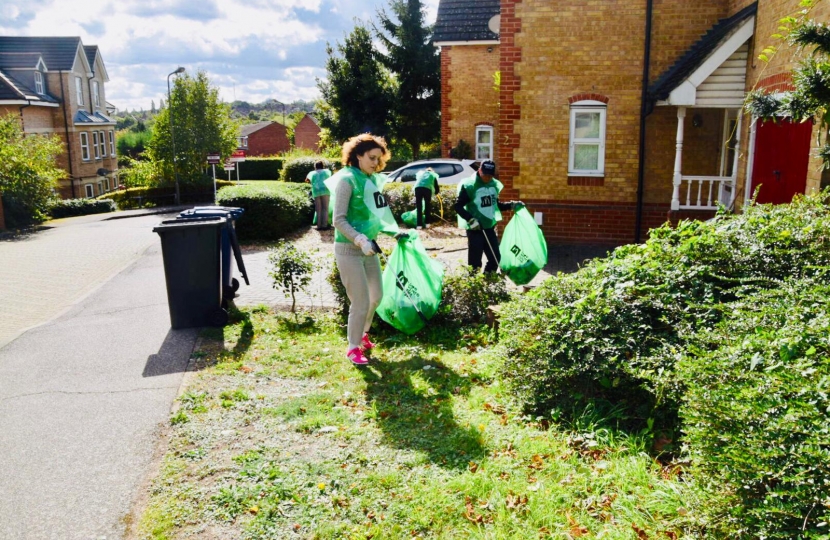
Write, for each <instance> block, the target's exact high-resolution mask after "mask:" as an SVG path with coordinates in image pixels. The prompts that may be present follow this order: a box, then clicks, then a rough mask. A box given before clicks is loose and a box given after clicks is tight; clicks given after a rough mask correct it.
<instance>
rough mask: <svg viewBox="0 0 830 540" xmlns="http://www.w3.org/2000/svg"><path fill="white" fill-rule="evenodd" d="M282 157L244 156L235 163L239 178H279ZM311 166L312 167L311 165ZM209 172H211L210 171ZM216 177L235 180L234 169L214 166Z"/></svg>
mask: <svg viewBox="0 0 830 540" xmlns="http://www.w3.org/2000/svg"><path fill="white" fill-rule="evenodd" d="M283 162H284V160H283V158H277V157H269V158H251V157H249V158H246V159H245V161H242V162H240V163H237V165H238V166H239V179H240V180H279V179H280V173H281V171H282V166H283ZM312 168H313V167H312ZM211 174H213V173H212V172H211ZM216 178H217V179H219V178H222V179H223V180H227V179H230V180H236V171H226V170H225V168H224V167H222V166H220V165H217V166H216Z"/></svg>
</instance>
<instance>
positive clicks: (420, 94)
mask: <svg viewBox="0 0 830 540" xmlns="http://www.w3.org/2000/svg"><path fill="white" fill-rule="evenodd" d="M389 8H390V10H391V12H392V14H393V15H394V16H395V17H396V18H397V20H398V21H400V22H399V23H396V22H395V21H394V20H393V19H392V17H391V16H389V15H387V13H386V11H385V10H381V11H379V12H378V18H379V19H380V21H379V24H380V28H378V27H377V26H375V33H376V34H377V37H378V39H379V40H380V42H381V43H382V44H383V46H384V48H385V49H386V50H387V51H388V52H387V53H386V54H381V55H380V59H381V62H383V64H384V66H386V67H387V68H388V69H389V70H390V71H391V72H392V73H394V74H395V76H396V77H397V82H398V84H397V92H396V95H395V98H396V99H395V102H394V105H393V112H394V117H395V119H394V120H395V121H394V136H395V138H396V139H399V140H402V141H405V142H406V143H407V144H409V146H410V147H411V148H412V156H413V158H414V159H418V157H419V154H420V149H421V143H425V142H426V143H429V142H434V141H436V140H438V139H439V138H440V137H441V117H440V113H441V60H440V57H439V56H438V51H437V50H436V48H435V47H434V46H432V44H430V39H431V37H432V27H430V26H427V25H425V24H424V19H425V15H424V9H423V5H422V4H421V1H420V0H391V1H390V3H389Z"/></svg>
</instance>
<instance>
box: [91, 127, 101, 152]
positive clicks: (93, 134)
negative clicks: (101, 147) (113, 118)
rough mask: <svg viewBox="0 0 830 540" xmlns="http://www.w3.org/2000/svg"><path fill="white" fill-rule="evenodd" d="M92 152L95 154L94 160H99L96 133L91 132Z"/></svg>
mask: <svg viewBox="0 0 830 540" xmlns="http://www.w3.org/2000/svg"><path fill="white" fill-rule="evenodd" d="M92 150H93V151H94V153H95V159H101V154H100V153H99V151H98V132H97V131H93V132H92Z"/></svg>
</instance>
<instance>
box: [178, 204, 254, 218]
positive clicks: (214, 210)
mask: <svg viewBox="0 0 830 540" xmlns="http://www.w3.org/2000/svg"><path fill="white" fill-rule="evenodd" d="M244 213H245V209H244V208H239V207H238V206H194V207H193V208H191V209H189V210H185V211H184V212H181V213H180V214H179V216H180V217H189V216H222V217H229V218H232V219H237V218H239V216H241V215H242V214H244Z"/></svg>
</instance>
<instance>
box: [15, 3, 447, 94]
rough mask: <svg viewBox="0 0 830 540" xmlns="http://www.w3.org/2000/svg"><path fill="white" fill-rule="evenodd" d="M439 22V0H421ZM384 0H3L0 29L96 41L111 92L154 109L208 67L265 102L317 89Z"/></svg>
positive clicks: (226, 89)
mask: <svg viewBox="0 0 830 540" xmlns="http://www.w3.org/2000/svg"><path fill="white" fill-rule="evenodd" d="M422 1H423V3H424V6H425V9H426V13H427V21H428V22H430V23H431V22H434V20H435V14H436V12H437V9H438V0H422ZM386 5H387V2H386V0H113V1H111V2H89V1H88V0H3V1H2V5H0V34H3V35H23V36H26V35H28V36H80V37H81V39H82V41H83V43H84V44H85V45H98V47H99V50H100V52H101V55H102V57H103V59H104V62H105V64H106V66H107V71H108V73H109V76H110V81H109V82H108V83H107V84H106V98H107V101H109V102H110V103H113V104H114V105H116V106H117V107H118V108H119V109H133V108H135V109H141V108H144V109H148V108H149V107H150V101H151V100H153V101H155V103H156V105H158V102H159V99H161V98H164V99H166V98H165V95H166V93H167V82H166V78H167V74H168V73H170V72H171V71H173V70H174V69H176V67H177V66H179V65H181V66H184V67H185V68H187V70H188V72H189V73H195V72H196V70H198V69H202V70H204V71H205V72H207V74H208V77H209V78H210V80H211V83H212V84H213V85H214V86H217V87H218V88H219V91H220V95H221V96H222V98H223V99H226V100H228V101H230V100H233V99H239V100H244V101H249V102H252V103H259V102H261V101H264V100H266V99H269V98H271V99H277V100H279V101H282V102H291V101H294V100H296V99H305V100H311V99H315V98H316V97H317V96H318V90H317V87H316V80H315V78H316V77H324V76H325V71H324V69H323V64H324V61H325V44H326V42H327V41H328V42H330V43H332V44H333V43H334V42H335V41H341V42H342V40H343V38H344V37H345V35H346V34H347V33H348V32H349V31H350V30H351V28H352V27H353V26H354V19H355V18H358V19H361V20H362V21H364V22H366V21H369V20H371V19H372V18H373V17H374V16H375V13H376V12H377V10H378V8H381V7H385V6H386Z"/></svg>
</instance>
